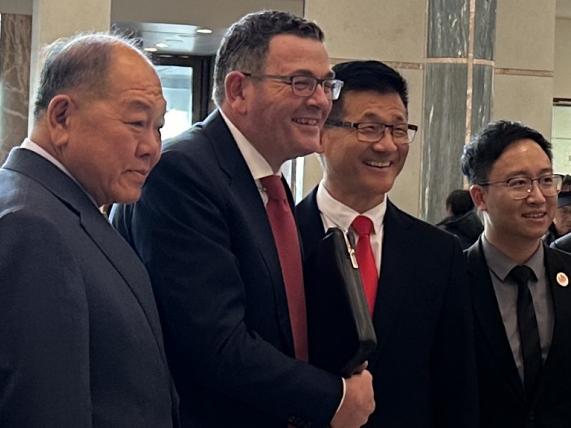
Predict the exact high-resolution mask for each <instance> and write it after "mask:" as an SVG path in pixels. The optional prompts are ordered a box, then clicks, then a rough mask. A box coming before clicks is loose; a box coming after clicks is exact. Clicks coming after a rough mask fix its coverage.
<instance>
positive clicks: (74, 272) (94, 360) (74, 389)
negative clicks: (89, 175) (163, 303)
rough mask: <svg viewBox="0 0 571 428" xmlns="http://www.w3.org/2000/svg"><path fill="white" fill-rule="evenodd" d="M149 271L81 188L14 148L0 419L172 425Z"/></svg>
mask: <svg viewBox="0 0 571 428" xmlns="http://www.w3.org/2000/svg"><path fill="white" fill-rule="evenodd" d="M176 405H177V403H176V394H175V393H174V389H173V388H172V383H171V381H170V376H169V372H168V369H167V364H166V359H165V355H164V350H163V345H162V333H161V328H160V325H159V318H158V315H157V309H156V306H155V302H154V299H153V294H152V290H151V286H150V282H149V278H148V275H147V273H146V271H145V269H144V267H143V265H142V264H141V262H140V261H139V260H138V259H137V257H136V254H135V253H134V252H133V251H132V250H131V248H129V246H128V245H127V243H126V242H125V241H124V240H123V239H122V238H121V237H120V236H119V234H117V233H116V232H115V231H114V230H113V228H112V227H111V226H110V225H109V223H108V222H107V221H106V219H105V218H104V217H103V216H102V215H101V214H100V212H99V210H98V209H97V207H96V206H95V205H94V204H93V202H92V201H91V200H90V199H89V198H88V196H87V195H86V193H85V192H84V191H83V190H82V189H81V188H80V187H79V186H78V185H77V184H76V183H75V182H74V181H73V180H72V179H70V178H69V177H68V176H67V175H65V174H64V173H63V172H62V171H60V170H59V169H58V168H57V167H55V166H54V165H53V164H51V163H50V162H48V161H47V160H46V159H44V158H42V157H41V156H39V155H37V154H36V153H33V152H31V151H29V150H26V149H19V148H18V149H14V150H13V151H12V152H11V153H10V155H9V157H8V159H7V161H6V163H5V164H4V165H3V167H2V168H1V169H0V426H2V427H19V428H22V427H40V426H41V427H54V428H56V427H57V428H61V427H82V428H83V427H149V428H151V427H152V428H155V427H171V426H173V423H174V418H175V413H176Z"/></svg>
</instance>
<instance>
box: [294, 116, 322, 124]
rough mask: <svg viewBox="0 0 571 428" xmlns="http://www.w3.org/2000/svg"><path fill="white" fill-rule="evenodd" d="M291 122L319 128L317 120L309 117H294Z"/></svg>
mask: <svg viewBox="0 0 571 428" xmlns="http://www.w3.org/2000/svg"><path fill="white" fill-rule="evenodd" d="M292 122H294V123H296V124H298V125H303V126H319V124H320V123H321V121H320V120H319V119H313V118H310V117H294V118H293V119H292Z"/></svg>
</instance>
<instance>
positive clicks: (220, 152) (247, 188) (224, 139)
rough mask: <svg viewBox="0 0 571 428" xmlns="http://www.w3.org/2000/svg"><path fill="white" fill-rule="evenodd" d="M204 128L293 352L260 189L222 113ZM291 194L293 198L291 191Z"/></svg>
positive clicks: (288, 323)
mask: <svg viewBox="0 0 571 428" xmlns="http://www.w3.org/2000/svg"><path fill="white" fill-rule="evenodd" d="M204 131H205V133H206V134H207V135H208V137H209V139H210V141H211V143H212V146H213V149H214V152H215V155H216V158H217V159H218V163H219V165H220V168H221V169H222V171H223V172H224V174H225V175H226V177H227V179H228V186H229V188H230V197H231V198H232V203H233V204H234V205H235V206H236V207H238V209H239V210H240V211H241V212H242V214H243V216H244V218H246V219H248V227H250V228H251V232H252V233H251V235H250V236H251V238H252V239H253V240H254V242H255V244H256V246H257V247H258V249H259V252H260V257H261V258H262V260H263V261H264V264H265V266H266V269H267V271H268V275H269V277H270V279H271V286H272V287H273V291H274V298H275V300H276V312H277V315H278V322H279V325H280V329H281V331H282V334H283V336H284V339H285V343H286V344H287V346H288V348H289V349H288V352H289V353H290V354H291V355H293V352H294V350H293V337H292V332H291V326H290V320H289V312H288V306H287V298H286V294H285V287H284V283H283V277H282V272H281V267H280V262H279V256H278V253H277V249H276V246H275V242H274V238H273V234H272V229H271V226H270V223H269V220H268V216H267V214H266V208H265V207H264V203H263V201H262V198H261V197H260V192H259V190H258V187H257V186H256V182H255V181H254V178H253V177H252V174H251V173H250V170H249V169H248V165H247V164H246V161H245V160H244V157H243V156H242V154H241V153H240V150H239V149H238V146H237V144H236V142H235V141H234V138H233V137H232V134H231V133H230V131H229V129H228V127H227V126H226V123H225V122H224V120H223V119H222V117H221V115H220V113H219V112H215V113H213V114H212V115H210V116H209V117H208V118H207V120H206V121H205V122H204ZM286 189H287V186H286ZM289 197H290V201H291V194H290V195H289Z"/></svg>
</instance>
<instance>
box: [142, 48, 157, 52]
mask: <svg viewBox="0 0 571 428" xmlns="http://www.w3.org/2000/svg"><path fill="white" fill-rule="evenodd" d="M145 50H146V51H147V52H156V51H158V49H157V48H145Z"/></svg>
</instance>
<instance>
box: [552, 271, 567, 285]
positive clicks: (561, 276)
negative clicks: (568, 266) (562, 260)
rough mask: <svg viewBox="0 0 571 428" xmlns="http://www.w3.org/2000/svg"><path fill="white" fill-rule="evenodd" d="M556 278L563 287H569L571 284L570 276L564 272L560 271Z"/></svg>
mask: <svg viewBox="0 0 571 428" xmlns="http://www.w3.org/2000/svg"><path fill="white" fill-rule="evenodd" d="M555 279H556V280H557V284H559V285H560V286H561V287H567V286H568V285H569V277H568V276H567V275H565V274H564V273H563V272H559V273H558V274H557V275H556V276H555Z"/></svg>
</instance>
